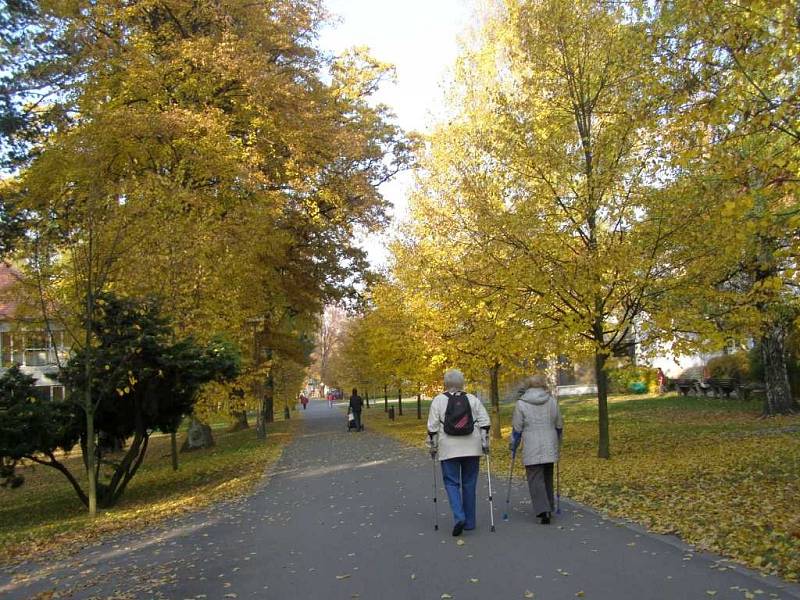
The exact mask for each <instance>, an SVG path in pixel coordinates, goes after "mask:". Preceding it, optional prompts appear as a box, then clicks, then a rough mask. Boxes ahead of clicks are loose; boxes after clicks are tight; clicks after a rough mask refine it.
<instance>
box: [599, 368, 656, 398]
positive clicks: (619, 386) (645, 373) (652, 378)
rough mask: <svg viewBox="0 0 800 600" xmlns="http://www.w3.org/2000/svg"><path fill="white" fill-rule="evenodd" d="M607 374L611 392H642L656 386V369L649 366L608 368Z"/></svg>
mask: <svg viewBox="0 0 800 600" xmlns="http://www.w3.org/2000/svg"><path fill="white" fill-rule="evenodd" d="M607 375H608V390H609V391H610V392H611V393H612V394H624V393H629V392H633V393H635V394H643V393H645V392H646V391H648V390H654V389H655V388H656V386H657V383H656V370H655V369H651V368H649V367H634V366H625V367H617V368H613V369H609V370H608V371H607Z"/></svg>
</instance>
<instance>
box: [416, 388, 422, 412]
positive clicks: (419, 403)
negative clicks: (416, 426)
mask: <svg viewBox="0 0 800 600" xmlns="http://www.w3.org/2000/svg"><path fill="white" fill-rule="evenodd" d="M417 419H422V392H420V391H419V386H417Z"/></svg>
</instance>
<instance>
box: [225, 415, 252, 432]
mask: <svg viewBox="0 0 800 600" xmlns="http://www.w3.org/2000/svg"><path fill="white" fill-rule="evenodd" d="M231 416H232V417H233V418H234V419H235V421H234V422H233V424H232V425H231V426H230V429H228V431H230V432H234V431H242V430H243V429H250V423H248V422H247V411H246V410H237V411H234V412H233V413H231Z"/></svg>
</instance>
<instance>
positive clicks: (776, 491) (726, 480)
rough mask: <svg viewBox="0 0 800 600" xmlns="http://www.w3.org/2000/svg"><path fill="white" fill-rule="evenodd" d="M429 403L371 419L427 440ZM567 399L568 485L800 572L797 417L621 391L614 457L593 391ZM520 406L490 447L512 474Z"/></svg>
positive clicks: (506, 410) (707, 544) (583, 497)
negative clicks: (603, 442)
mask: <svg viewBox="0 0 800 600" xmlns="http://www.w3.org/2000/svg"><path fill="white" fill-rule="evenodd" d="M395 403H396V400H395ZM404 404H405V402H404ZM427 407H428V403H427V402H426V403H425V405H424V411H423V419H422V420H417V418H416V410H413V411H404V413H405V415H404V416H403V417H398V418H397V419H396V420H395V421H394V422H392V421H389V420H388V418H386V416H385V414H384V413H383V411H382V407H381V408H379V409H378V410H377V411H376V410H375V409H370V410H369V411H367V412H366V413H365V417H366V424H367V427H369V428H370V429H372V430H378V431H381V432H383V433H386V434H388V435H390V436H392V437H395V438H397V439H399V440H401V441H403V442H405V443H408V444H411V445H415V446H419V447H422V446H424V442H425V418H426V417H427ZM561 407H562V412H563V413H564V418H565V421H566V424H565V437H564V448H563V453H562V457H561V465H560V470H561V490H562V494H564V495H565V496H568V497H570V498H572V499H574V500H577V501H579V502H582V503H585V504H587V505H590V506H593V507H594V508H596V509H599V510H601V511H602V512H604V513H606V514H608V515H610V516H613V517H619V518H625V519H629V520H632V521H636V522H638V523H641V524H642V525H644V526H646V527H647V528H648V529H650V530H651V531H654V532H657V533H674V534H676V535H679V536H680V537H681V538H682V539H683V540H685V541H687V542H689V543H691V544H693V545H695V546H697V547H698V548H702V549H706V550H710V551H713V552H717V553H719V554H722V555H725V556H728V557H730V558H733V559H735V560H737V561H739V562H741V563H743V564H746V565H748V566H750V567H753V568H756V569H758V570H760V571H762V572H764V573H770V574H774V575H778V576H780V577H782V578H784V579H786V580H789V581H798V580H800V514H799V513H798V510H797V502H798V499H799V498H800V477H798V474H800V416H797V415H795V416H788V417H776V418H771V419H759V418H758V415H759V414H760V411H761V403H760V402H759V401H751V402H744V401H741V400H735V399H732V400H726V399H712V398H695V397H688V398H683V397H678V396H675V395H668V396H663V397H653V396H617V397H614V398H612V399H611V400H610V406H609V412H610V430H611V450H612V453H613V454H612V459H611V460H601V459H598V458H597V457H596V453H597V401H596V399H594V398H585V397H584V398H563V399H561ZM512 409H513V406H505V405H504V406H502V407H501V422H502V423H503V425H504V426H503V427H502V433H503V438H504V439H503V442H502V443H497V441H495V443H494V446H493V449H492V459H493V460H492V465H493V470H494V469H496V470H497V471H498V474H502V473H504V472H505V473H506V474H507V473H508V467H509V464H510V453H509V451H508V447H507V440H508V437H509V434H510V416H511V411H512ZM517 467H518V469H517V471H516V472H517V473H519V472H520V471H521V469H519V463H518V464H517Z"/></svg>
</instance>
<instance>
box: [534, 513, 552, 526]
mask: <svg viewBox="0 0 800 600" xmlns="http://www.w3.org/2000/svg"><path fill="white" fill-rule="evenodd" d="M536 516H537V517H538V518H539V519H540V520H539V523H541V524H542V525H549V524H550V513H546V512H543V513H539V514H538V515H536Z"/></svg>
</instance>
